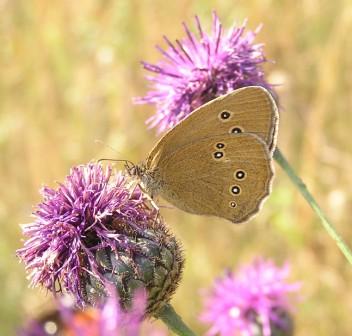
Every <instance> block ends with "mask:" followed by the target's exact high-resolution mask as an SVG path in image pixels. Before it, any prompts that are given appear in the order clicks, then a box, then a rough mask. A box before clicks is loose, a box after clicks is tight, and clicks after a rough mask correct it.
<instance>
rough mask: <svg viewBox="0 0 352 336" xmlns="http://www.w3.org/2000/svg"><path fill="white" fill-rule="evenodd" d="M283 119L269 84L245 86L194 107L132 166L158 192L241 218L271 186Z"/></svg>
mask: <svg viewBox="0 0 352 336" xmlns="http://www.w3.org/2000/svg"><path fill="white" fill-rule="evenodd" d="M278 122H279V115H278V109H277V106H276V104H275V101H274V99H273V97H272V96H271V94H270V93H269V92H268V90H266V89H264V88H263V87H259V86H249V87H245V88H241V89H238V90H235V91H232V92H230V93H228V94H226V95H224V96H221V97H219V98H216V99H214V100H212V101H210V102H208V103H206V104H204V105H202V106H201V107H199V108H197V109H196V110H194V111H193V112H192V113H191V114H189V115H188V116H187V117H186V118H185V119H184V120H182V121H181V122H180V123H179V124H177V125H176V126H175V127H173V128H172V129H170V130H169V131H168V132H167V133H166V134H165V135H164V136H163V137H162V138H161V139H160V140H159V141H158V142H157V144H156V145H155V146H154V148H153V149H152V150H151V152H150V153H149V155H148V156H147V159H146V160H145V162H143V163H141V164H139V165H134V166H133V167H129V169H128V171H129V173H130V175H132V176H136V177H138V178H139V179H140V181H141V183H142V186H143V188H144V189H145V190H146V191H147V192H148V193H149V194H150V195H151V196H152V197H153V196H156V195H160V196H161V197H163V198H164V199H165V200H167V201H168V202H169V203H171V204H172V205H174V206H176V207H177V208H179V209H181V210H184V211H186V212H189V213H193V214H198V215H209V216H217V217H221V218H225V219H227V220H229V221H231V222H233V223H241V222H244V221H247V220H249V219H250V218H251V217H252V216H254V215H255V214H256V213H257V212H258V211H259V209H260V208H261V205H262V204H263V201H264V200H265V199H266V198H267V196H268V195H269V193H270V191H271V184H272V180H273V177H274V168H273V152H274V149H275V147H276V138H277V132H278Z"/></svg>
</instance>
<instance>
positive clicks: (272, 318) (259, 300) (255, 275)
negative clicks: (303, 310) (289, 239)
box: [200, 259, 299, 336]
mask: <svg viewBox="0 0 352 336" xmlns="http://www.w3.org/2000/svg"><path fill="white" fill-rule="evenodd" d="M288 274H289V266H288V265H287V264H286V265H285V266H283V267H282V268H279V267H277V266H275V265H274V264H273V263H272V262H271V261H264V260H260V259H258V260H256V261H255V262H254V263H253V264H252V265H249V266H245V267H243V268H242V269H240V270H239V272H238V273H237V274H236V275H235V274H233V273H231V272H230V273H228V274H226V275H225V276H224V277H223V278H221V279H218V280H217V281H216V282H215V284H214V286H213V288H212V290H211V291H209V292H208V293H207V294H206V295H205V305H204V310H203V312H202V314H201V316H200V318H201V320H202V321H203V322H207V323H209V324H210V325H211V328H210V329H209V331H208V333H207V335H210V336H212V335H221V336H230V335H231V336H232V335H248V336H257V335H258V336H259V335H261V336H274V335H286V336H287V335H291V334H292V328H293V325H292V319H291V317H290V314H289V312H290V308H291V307H290V305H289V300H288V299H289V298H288V296H289V295H288V294H289V293H291V292H294V291H297V290H298V287H299V286H298V284H289V283H287V281H286V278H287V277H288Z"/></svg>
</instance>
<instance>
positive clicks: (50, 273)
mask: <svg viewBox="0 0 352 336" xmlns="http://www.w3.org/2000/svg"><path fill="white" fill-rule="evenodd" d="M42 194H43V201H42V202H41V203H40V204H39V205H38V206H37V210H36V211H35V213H34V217H35V220H34V222H32V223H30V224H27V225H24V226H23V233H24V235H25V236H26V237H27V240H26V241H25V244H24V247H23V248H21V249H20V250H18V252H17V254H18V256H19V258H20V259H21V260H22V261H23V262H24V264H25V266H26V269H27V271H28V273H29V278H30V280H31V284H32V286H37V285H42V286H44V287H46V288H48V289H49V290H51V291H57V290H59V291H61V290H62V289H64V290H65V291H66V292H68V293H70V294H73V296H74V297H75V299H76V301H77V302H78V303H79V304H80V305H81V306H85V305H87V304H91V305H96V304H97V303H99V302H100V300H101V299H102V298H103V297H105V296H106V295H108V294H109V292H110V291H109V287H110V285H109V284H111V285H113V288H116V290H117V291H118V294H119V296H120V301H121V302H120V303H121V305H122V306H123V307H124V308H126V309H127V308H128V307H129V306H130V303H131V299H132V296H133V293H134V291H135V290H136V289H138V288H145V289H146V290H147V296H148V297H147V305H146V313H147V314H151V315H153V314H154V313H155V312H156V311H157V310H158V309H159V308H161V307H162V306H163V305H164V304H165V303H167V302H168V300H169V299H170V297H171V295H172V293H173V292H174V290H175V288H176V286H177V283H178V281H179V280H180V277H181V273H182V266H183V257H182V253H181V250H180V247H179V245H178V243H177V241H176V239H175V238H174V237H173V236H172V235H171V234H170V233H169V232H168V230H167V229H166V227H165V224H164V223H163V220H162V218H161V217H160V216H159V212H158V209H157V208H155V206H154V205H153V204H152V203H151V202H150V201H149V198H148V197H147V196H146V195H145V194H144V193H143V192H142V191H141V190H140V189H139V187H138V186H135V185H132V184H131V182H130V181H129V180H128V178H127V177H125V176H123V175H121V174H114V173H113V170H112V168H111V167H107V168H106V169H104V168H103V167H102V166H101V165H100V164H88V165H81V166H77V167H74V168H72V170H71V172H70V175H69V176H68V177H67V178H66V180H65V182H64V183H63V184H60V185H59V187H58V188H57V189H52V188H48V187H45V188H44V189H43V190H42ZM106 284H108V286H107V285H106Z"/></svg>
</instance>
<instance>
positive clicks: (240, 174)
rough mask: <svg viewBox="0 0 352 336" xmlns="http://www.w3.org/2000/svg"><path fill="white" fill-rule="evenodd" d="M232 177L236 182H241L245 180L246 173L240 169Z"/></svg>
mask: <svg viewBox="0 0 352 336" xmlns="http://www.w3.org/2000/svg"><path fill="white" fill-rule="evenodd" d="M234 175H235V179H236V180H243V179H245V178H246V173H245V172H244V171H243V170H240V169H239V170H236V171H235V174H234Z"/></svg>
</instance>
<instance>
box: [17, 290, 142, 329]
mask: <svg viewBox="0 0 352 336" xmlns="http://www.w3.org/2000/svg"><path fill="white" fill-rule="evenodd" d="M145 305H146V296H145V292H144V291H138V292H137V293H136V295H135V297H134V298H133V303H132V306H131V309H129V311H128V312H127V311H125V310H123V309H121V306H120V304H119V300H118V297H117V295H116V293H115V292H114V291H112V292H111V296H109V297H108V298H107V299H106V300H105V301H104V302H100V303H99V304H98V305H97V306H96V307H88V308H86V309H83V310H80V309H77V308H76V307H75V305H74V302H73V301H72V300H71V299H70V298H69V297H65V298H63V299H61V300H59V301H58V302H57V308H56V309H55V310H54V311H52V312H50V313H49V314H46V315H43V316H42V317H41V318H40V319H38V320H32V321H31V322H30V323H28V324H27V325H26V326H25V327H24V328H23V329H21V330H20V332H19V333H18V336H55V335H62V336H116V335H125V336H135V335H140V328H141V324H142V320H143V316H144V310H145Z"/></svg>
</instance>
